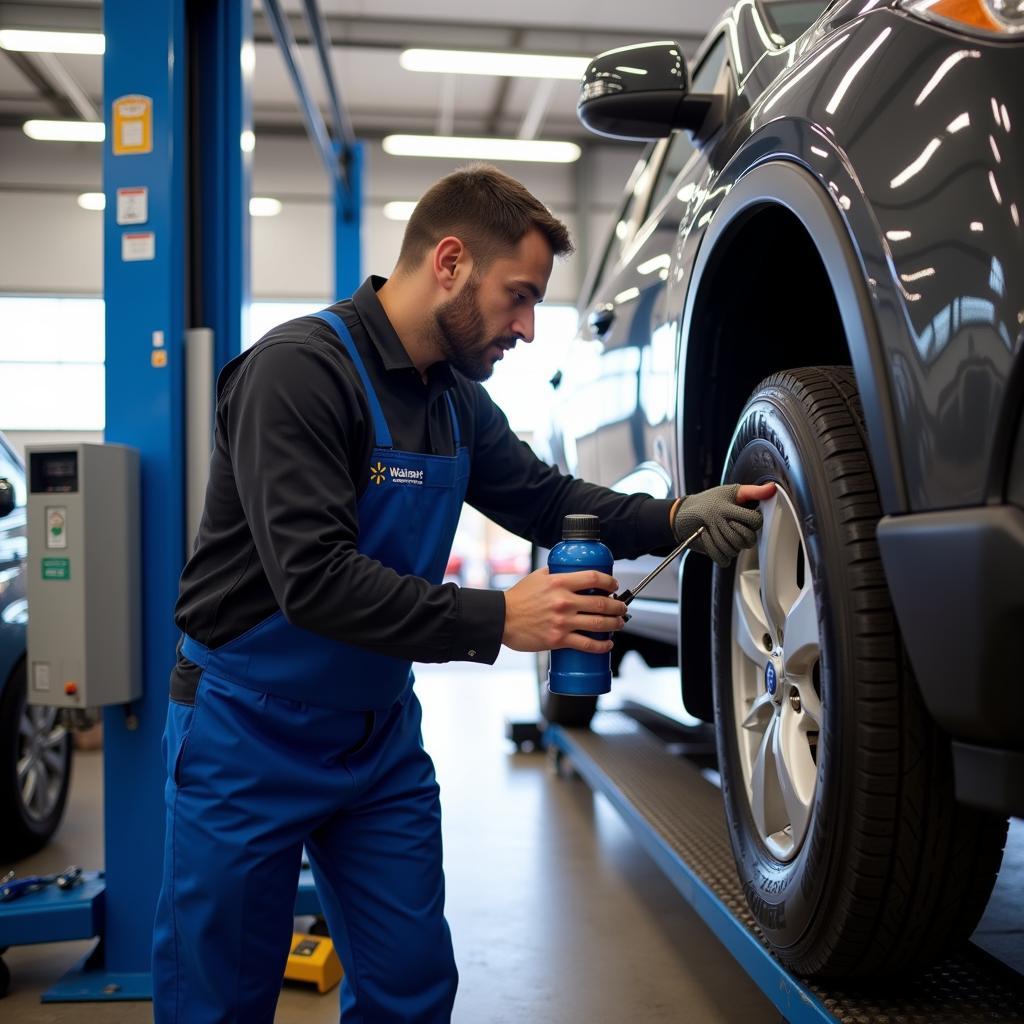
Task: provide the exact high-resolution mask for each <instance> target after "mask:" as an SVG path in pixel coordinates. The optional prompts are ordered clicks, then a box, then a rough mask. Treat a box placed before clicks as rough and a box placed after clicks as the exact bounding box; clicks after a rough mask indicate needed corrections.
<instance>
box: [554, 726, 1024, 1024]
mask: <svg viewBox="0 0 1024 1024" xmlns="http://www.w3.org/2000/svg"><path fill="white" fill-rule="evenodd" d="M544 735H545V739H544V742H545V744H546V746H547V747H548V749H549V750H554V751H555V752H556V756H559V757H561V756H565V757H568V759H569V762H570V764H571V766H572V768H573V769H574V770H575V771H576V772H577V773H578V774H579V775H580V776H581V777H582V778H583V780H584V781H585V782H586V783H587V784H588V785H589V786H590V787H591V788H592V789H594V790H597V791H598V792H601V793H603V794H604V796H606V797H607V798H608V800H609V801H610V802H611V803H612V804H613V806H614V807H615V808H616V810H618V811H619V813H620V814H621V815H622V816H623V818H624V819H625V821H626V823H627V825H629V827H630V829H631V830H632V831H633V833H634V835H635V836H636V838H637V840H638V841H639V842H640V844H641V845H642V846H643V847H644V848H645V849H646V850H647V852H648V853H649V854H651V856H652V857H653V858H654V860H655V861H656V862H657V863H658V866H659V867H660V868H661V869H662V870H663V871H664V872H665V874H666V875H667V876H668V877H669V879H670V880H671V882H672V883H673V884H674V885H675V886H676V888H677V889H678V890H679V892H680V893H681V894H682V896H683V898H684V899H685V900H686V902H687V903H689V904H690V905H691V906H692V907H693V909H694V910H696V911H697V913H698V914H699V915H700V917H701V918H702V919H703V920H704V922H705V923H706V924H707V925H708V926H709V927H710V928H711V930H712V931H713V932H714V933H715V934H716V935H717V936H718V938H719V939H720V940H721V941H722V942H723V944H724V945H725V946H726V948H727V949H728V950H729V952H730V953H732V955H733V956H734V957H736V959H737V960H738V961H739V963H740V965H741V966H742V967H743V969H744V970H745V971H746V972H747V974H749V975H750V977H751V978H752V979H753V980H754V982H755V983H756V984H757V985H758V986H759V987H760V989H761V990H762V991H763V992H764V993H765V995H766V996H767V997H768V999H770V1000H771V1001H772V1002H773V1003H774V1004H775V1006H776V1007H777V1008H778V1010H779V1012H780V1013H781V1014H782V1015H783V1016H784V1017H785V1019H786V1020H787V1021H789V1024H810V1022H826V1021H841V1022H842V1024H1010V1022H1014V1024H1021V1022H1024V978H1022V977H1021V976H1020V975H1017V974H1015V973H1014V972H1012V971H1011V970H1010V969H1009V968H1007V967H1005V966H1004V965H1003V964H1001V963H1000V962H999V961H997V960H996V959H995V958H993V957H991V956H989V955H988V954H987V953H985V952H983V951H982V950H980V949H978V948H977V947H976V946H972V945H969V946H968V947H967V948H966V949H965V950H964V951H963V952H961V953H959V954H957V955H956V956H953V957H951V958H949V959H947V960H945V961H943V962H942V963H939V964H937V965H935V966H934V967H932V968H930V969H929V970H928V971H927V972H925V973H923V974H921V975H919V976H917V977H916V978H914V979H910V980H908V981H906V982H900V983H895V984H894V983H889V984H886V985H885V987H877V988H868V987H866V986H858V987H853V986H842V985H839V984H834V983H823V984H817V983H808V982H805V981H802V980H801V979H799V978H797V977H795V976H794V975H792V974H790V973H789V972H788V971H787V970H786V968H785V967H783V966H782V964H781V963H779V961H778V960H776V959H775V957H774V956H773V955H772V954H771V952H770V951H769V949H768V946H767V943H766V942H765V940H764V938H763V937H762V935H761V933H760V931H759V929H758V927H757V924H756V923H755V921H754V918H753V916H752V915H751V913H750V910H749V908H748V907H747V902H746V899H745V898H744V896H743V890H742V887H741V886H740V881H739V878H738V877H737V875H736V868H735V863H734V861H733V857H732V849H731V847H730V845H729V835H728V832H727V829H726V823H725V811H724V809H723V807H722V796H721V793H720V792H719V791H718V789H716V788H715V786H713V785H712V784H711V783H710V782H708V781H707V780H706V779H705V778H704V777H703V776H702V775H701V774H700V771H699V770H698V769H697V768H696V767H695V766H694V765H693V764H691V763H689V762H687V761H686V760H684V759H683V758H680V757H678V756H675V755H673V754H671V753H669V752H668V751H666V749H665V747H664V745H663V744H662V743H660V742H659V741H658V740H657V739H655V738H654V737H653V736H652V735H651V734H650V733H648V732H647V731H646V730H645V729H643V728H642V727H641V726H639V725H638V724H637V723H636V722H635V721H633V720H632V719H630V718H627V717H626V716H625V715H622V714H619V713H615V712H601V713H599V714H598V715H597V716H596V717H595V719H594V726H593V730H592V731H591V730H586V729H565V728H562V727H561V726H549V727H548V728H547V730H546V732H545V734H544Z"/></svg>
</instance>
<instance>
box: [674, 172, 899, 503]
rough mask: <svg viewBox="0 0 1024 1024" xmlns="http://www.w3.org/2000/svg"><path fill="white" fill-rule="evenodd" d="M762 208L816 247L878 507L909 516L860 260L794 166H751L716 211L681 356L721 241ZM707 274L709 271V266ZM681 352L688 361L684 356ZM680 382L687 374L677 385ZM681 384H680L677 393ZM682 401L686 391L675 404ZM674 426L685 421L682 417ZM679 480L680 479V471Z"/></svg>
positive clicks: (694, 283) (694, 279) (825, 203)
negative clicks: (856, 397) (784, 215)
mask: <svg viewBox="0 0 1024 1024" xmlns="http://www.w3.org/2000/svg"><path fill="white" fill-rule="evenodd" d="M766 206H781V207H784V208H785V209H787V210H788V211H789V212H790V213H791V214H793V216H795V217H796V218H797V219H798V220H799V221H800V223H801V224H802V225H803V226H804V228H805V230H806V231H807V233H808V235H809V236H810V237H811V239H812V240H813V242H814V245H815V248H816V249H817V252H818V255H819V256H820V258H821V261H822V264H823V266H824V268H825V272H826V274H827V275H828V279H829V282H830V283H831V285H832V290H833V294H834V296H835V299H836V304H837V306H838V308H839V314H840V318H841V320H842V324H843V329H844V331H845V333H846V338H847V344H848V346H849V350H850V358H851V362H852V365H853V370H854V374H855V376H856V378H857V385H858V390H859V391H860V397H861V403H862V405H863V409H864V417H865V420H866V423H867V428H868V442H869V445H870V449H871V458H872V462H873V465H874V470H875V476H876V480H877V484H878V490H879V495H880V497H881V499H882V507H883V510H884V511H885V512H886V513H889V514H893V513H899V512H903V511H906V510H907V507H908V503H907V493H906V484H905V480H904V475H903V469H902V460H901V457H900V451H899V444H898V441H897V433H896V426H895V422H894V419H893V415H892V398H891V389H890V384H889V377H888V373H887V372H886V366H885V359H884V353H883V348H882V343H881V339H880V337H879V334H878V327H877V321H876V318H875V315H874V311H873V308H872V304H871V300H870V297H869V295H868V289H867V284H866V281H865V274H864V271H863V268H862V266H861V264H860V263H859V261H858V259H857V256H856V253H855V249H854V243H853V242H852V241H851V238H850V232H849V230H848V228H847V226H846V224H845V223H844V221H843V219H842V217H841V215H840V212H839V210H838V208H837V206H836V204H835V202H834V201H833V200H832V198H831V197H830V195H829V194H828V192H827V191H826V190H825V189H824V188H822V186H821V184H820V183H819V182H818V180H817V179H816V178H815V177H814V176H813V175H812V174H811V173H810V172H808V171H807V170H805V169H804V168H803V167H802V166H801V165H799V164H798V163H796V162H795V161H793V160H782V159H774V160H769V161H766V162H764V163H760V164H756V165H755V166H753V167H752V168H750V169H749V170H747V171H746V172H744V173H743V174H742V176H741V177H739V178H738V180H737V181H736V182H735V184H734V185H733V186H732V187H731V188H730V189H729V191H728V193H727V194H726V195H725V196H724V197H723V199H722V201H721V203H720V204H719V206H718V207H717V209H716V210H715V213H714V216H713V218H712V219H711V223H710V224H709V225H708V228H707V231H706V233H705V235H704V237H703V239H702V240H701V243H700V249H699V251H698V253H697V257H696V259H695V261H694V265H693V271H692V273H691V278H690V282H689V286H688V288H687V295H686V302H685V306H684V312H683V317H682V326H681V338H682V339H683V342H682V345H683V347H682V349H681V351H683V352H686V346H685V339H686V337H687V335H688V331H689V329H690V325H691V323H692V319H693V312H694V308H695V306H696V303H697V299H698V296H699V295H700V293H701V285H702V283H703V278H704V274H705V272H706V271H707V270H708V267H709V264H712V263H713V262H714V261H715V260H716V258H717V257H719V256H720V254H721V252H720V249H719V246H720V244H721V243H723V241H728V238H729V236H730V235H731V234H733V233H734V232H735V231H736V230H737V229H738V228H739V227H741V226H742V224H743V223H744V222H745V221H746V220H748V219H749V218H750V217H751V216H752V215H753V214H754V213H756V212H757V211H758V210H760V209H763V208H764V207H766ZM711 269H712V270H714V267H713V266H712V267H711ZM686 354H687V362H689V353H688V352H687V353H686ZM780 369H782V367H780ZM685 380H686V376H685V369H684V374H683V377H682V381H683V382H685ZM685 387H686V385H685V383H683V384H682V387H681V390H683V389H685ZM685 401H686V395H685V391H683V393H682V394H681V395H680V407H682V404H683V403H685ZM679 422H680V423H681V422H682V418H681V417H680V419H679ZM682 450H683V446H682V445H680V452H682ZM680 458H682V456H681V455H680ZM679 478H680V479H683V478H684V477H683V475H682V474H680V477H679Z"/></svg>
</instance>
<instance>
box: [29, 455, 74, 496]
mask: <svg viewBox="0 0 1024 1024" xmlns="http://www.w3.org/2000/svg"><path fill="white" fill-rule="evenodd" d="M29 463H30V465H29V476H30V479H31V484H30V485H31V487H32V493H33V494H71V493H75V492H77V491H78V452H31V453H29Z"/></svg>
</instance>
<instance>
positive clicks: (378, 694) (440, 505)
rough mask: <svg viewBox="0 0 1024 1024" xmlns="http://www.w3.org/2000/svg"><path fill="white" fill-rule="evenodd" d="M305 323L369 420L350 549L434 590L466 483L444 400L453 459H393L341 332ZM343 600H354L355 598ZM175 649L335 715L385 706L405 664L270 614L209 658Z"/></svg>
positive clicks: (396, 691) (365, 377)
mask: <svg viewBox="0 0 1024 1024" xmlns="http://www.w3.org/2000/svg"><path fill="white" fill-rule="evenodd" d="M314 315H315V316H317V317H319V318H320V319H321V320H323V321H324V323H326V324H327V325H328V326H329V327H331V328H332V329H333V330H334V332H335V333H336V334H337V336H338V339H339V341H340V342H341V344H342V345H344V347H345V349H346V351H347V352H348V354H349V355H350V356H351V357H352V361H353V362H354V363H355V366H356V369H357V370H358V371H359V376H360V378H361V379H362V382H363V387H364V388H365V389H366V398H367V401H368V402H369V405H370V412H371V414H372V416H373V426H374V436H375V439H376V443H375V446H374V449H373V453H372V454H371V456H370V482H369V484H368V485H367V488H366V490H365V492H364V493H363V495H362V497H361V498H360V499H359V503H358V506H357V507H358V519H359V540H358V550H359V551H360V553H362V554H364V555H366V556H368V557H369V558H374V559H376V560H377V561H379V562H380V563H382V564H383V565H386V566H388V567H389V568H391V569H394V570H395V572H397V573H399V574H400V575H403V576H419V577H422V578H423V579H426V580H428V581H429V582H431V583H435V584H437V583H440V582H441V581H442V580H443V578H444V570H445V567H446V565H447V563H448V556H449V554H450V553H451V547H452V541H453V539H454V537H455V528H456V526H457V525H458V522H459V514H460V512H461V510H462V503H463V499H464V498H465V496H466V486H467V483H468V480H469V453H468V451H467V449H466V448H464V447H463V445H462V439H461V434H460V431H459V421H458V416H457V415H456V412H455V403H454V402H453V401H452V397H451V393H450V392H446V393H445V399H446V400H447V402H448V411H449V414H450V416H451V424H452V435H453V438H454V441H455V455H454V456H446V455H425V454H421V453H419V452H405V451H399V450H398V449H396V448H395V447H394V446H393V445H392V442H391V432H390V431H389V430H388V425H387V422H386V421H385V419H384V412H383V410H382V409H381V406H380V402H379V401H378V399H377V394H376V392H375V391H374V389H373V385H372V384H371V382H370V377H369V374H368V373H367V372H366V366H365V365H364V363H363V360H362V357H361V356H360V355H359V351H358V349H357V348H356V346H355V342H353V340H352V335H351V334H350V333H349V330H348V328H347V327H346V326H345V324H344V322H343V321H342V320H341V318H340V317H339V316H337V315H336V314H334V313H332V312H330V311H329V310H323V311H321V312H319V313H316V314H314ZM349 600H353V601H358V600H359V595H358V594H353V595H351V597H350V598H349ZM341 612H342V609H339V614H341ZM181 650H182V653H183V654H184V655H185V657H186V658H188V659H189V660H190V661H192V662H194V663H195V664H197V665H199V666H201V667H202V668H203V669H208V670H209V671H211V672H213V673H215V674H216V675H218V676H221V677H222V678H226V679H228V680H230V681H232V682H234V683H237V684H238V685H240V686H244V687H247V688H249V689H252V690H257V691H259V692H261V693H269V694H273V695H274V696H277V697H286V698H290V699H292V700H298V701H303V702H305V703H308V704H313V705H315V706H319V707H326V708H334V709H337V710H340V711H350V710H367V711H372V710H382V709H384V708H387V707H390V706H391V705H392V704H393V703H394V702H395V700H396V699H397V698H398V697H399V696H400V695H401V694H402V692H403V690H404V689H405V688H406V686H407V685H408V684H409V682H410V679H411V673H412V664H411V662H408V661H403V660H401V659H400V658H392V657H389V656H388V655H386V654H377V653H374V652H371V651H368V650H366V649H364V648H361V647H358V646H356V645H352V644H345V643H341V642H339V641H337V640H331V639H329V638H328V637H325V636H321V635H320V634H318V633H313V632H310V631H309V630H306V629H301V628H299V627H298V626H293V625H292V624H291V623H289V622H288V621H287V620H286V619H285V617H284V615H283V614H282V613H281V611H280V610H278V611H277V612H275V613H274V614H273V615H271V616H270V617H269V618H267V619H264V620H263V621H262V622H260V623H258V624H257V625H256V626H254V627H253V628H252V629H250V630H248V631H247V632H245V633H243V634H242V635H241V636H239V637H236V638H235V639H234V640H231V641H230V642H229V643H226V644H223V645H222V646H220V647H217V648H214V649H212V650H211V649H209V648H207V647H205V646H204V645H203V644H201V643H199V642H198V641H196V640H193V639H192V638H191V637H189V636H186V637H184V639H183V642H182V648H181Z"/></svg>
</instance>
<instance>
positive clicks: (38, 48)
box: [0, 28, 105, 54]
mask: <svg viewBox="0 0 1024 1024" xmlns="http://www.w3.org/2000/svg"><path fill="white" fill-rule="evenodd" d="M0 47H2V48H3V49H5V50H23V51H27V52H30V53H96V54H99V53H103V51H104V49H105V43H104V39H103V36H102V35H101V34H100V33H99V32H29V31H25V30H23V29H17V28H5V29H0Z"/></svg>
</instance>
